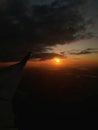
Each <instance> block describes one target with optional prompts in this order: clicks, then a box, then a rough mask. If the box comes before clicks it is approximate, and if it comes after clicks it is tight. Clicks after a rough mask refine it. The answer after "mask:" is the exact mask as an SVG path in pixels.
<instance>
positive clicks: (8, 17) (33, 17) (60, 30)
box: [0, 0, 86, 60]
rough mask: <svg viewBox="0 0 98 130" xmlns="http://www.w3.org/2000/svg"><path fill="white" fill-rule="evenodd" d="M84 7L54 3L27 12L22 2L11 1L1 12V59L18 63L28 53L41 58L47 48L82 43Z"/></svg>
mask: <svg viewBox="0 0 98 130" xmlns="http://www.w3.org/2000/svg"><path fill="white" fill-rule="evenodd" d="M84 4H85V1H84V0H75V1H74V0H66V1H65V0H55V1H54V2H52V3H51V4H49V5H33V6H32V7H31V8H28V6H26V4H25V3H24V1H23V0H14V1H13V0H9V1H8V2H7V4H6V9H5V8H3V10H2V9H1V11H0V58H1V59H2V60H8V59H16V57H19V56H21V55H23V54H24V53H26V52H28V51H32V52H38V53H40V54H41V53H42V52H43V51H44V50H45V48H46V47H47V46H48V47H49V46H52V45H56V44H65V43H67V44H68V43H71V42H73V41H74V40H77V39H79V38H80V37H81V35H82V33H81V30H82V31H84V30H85V25H86V24H85V20H84V19H83V17H82V14H81V11H80V7H82V6H83V5H84ZM4 9H5V10H4ZM77 34H78V35H77ZM79 34H80V35H79ZM8 57H10V58H8Z"/></svg>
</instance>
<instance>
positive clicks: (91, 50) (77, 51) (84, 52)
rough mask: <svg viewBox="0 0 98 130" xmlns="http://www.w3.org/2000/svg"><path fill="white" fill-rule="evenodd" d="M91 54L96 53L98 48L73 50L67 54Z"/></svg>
mask: <svg viewBox="0 0 98 130" xmlns="http://www.w3.org/2000/svg"><path fill="white" fill-rule="evenodd" d="M93 53H98V48H87V49H84V50H73V51H70V52H69V54H70V55H86V54H93Z"/></svg>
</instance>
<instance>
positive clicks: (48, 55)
mask: <svg viewBox="0 0 98 130" xmlns="http://www.w3.org/2000/svg"><path fill="white" fill-rule="evenodd" d="M55 57H58V58H64V55H61V54H57V53H37V54H32V58H33V59H39V60H49V59H53V58H55Z"/></svg>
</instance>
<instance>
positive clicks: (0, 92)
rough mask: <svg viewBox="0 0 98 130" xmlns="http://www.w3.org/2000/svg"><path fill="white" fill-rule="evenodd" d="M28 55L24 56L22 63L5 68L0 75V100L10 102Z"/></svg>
mask: <svg viewBox="0 0 98 130" xmlns="http://www.w3.org/2000/svg"><path fill="white" fill-rule="evenodd" d="M30 54H31V53H29V54H28V55H26V56H25V57H24V58H23V59H22V61H20V62H19V63H17V64H15V65H12V66H10V67H8V68H6V69H5V70H4V71H3V72H2V73H1V75H0V99H1V100H12V98H13V95H14V93H15V91H16V89H17V87H18V85H19V82H20V80H21V75H22V69H23V68H24V66H25V64H26V62H27V61H28V59H29V58H30Z"/></svg>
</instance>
